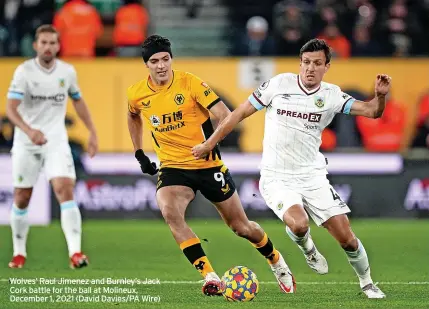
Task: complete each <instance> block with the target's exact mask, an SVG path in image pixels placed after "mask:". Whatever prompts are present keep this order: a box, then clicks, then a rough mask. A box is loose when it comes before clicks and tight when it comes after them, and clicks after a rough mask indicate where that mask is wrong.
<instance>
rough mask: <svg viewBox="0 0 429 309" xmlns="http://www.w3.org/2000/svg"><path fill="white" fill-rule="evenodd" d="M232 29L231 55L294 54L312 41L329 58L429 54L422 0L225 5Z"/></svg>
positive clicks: (250, 0) (428, 4)
mask: <svg viewBox="0 0 429 309" xmlns="http://www.w3.org/2000/svg"><path fill="white" fill-rule="evenodd" d="M224 3H225V5H227V6H228V7H229V11H230V20H231V23H232V24H233V25H234V27H232V29H234V33H233V34H232V35H231V38H232V40H231V42H232V49H231V54H232V55H236V56H246V55H247V56H273V55H280V56H287V55H296V54H297V51H299V49H300V47H301V46H302V45H303V43H304V42H306V41H307V40H309V39H310V38H313V37H318V38H323V39H325V40H326V41H327V42H328V43H329V45H330V46H331V47H332V48H333V51H334V56H335V57H339V58H348V57H354V56H357V57H378V56H393V57H408V56H421V55H428V54H429V36H428V35H427V30H429V18H428V17H429V1H427V0H281V1H279V0H264V1H258V0H241V1H227V0H225V1H224Z"/></svg>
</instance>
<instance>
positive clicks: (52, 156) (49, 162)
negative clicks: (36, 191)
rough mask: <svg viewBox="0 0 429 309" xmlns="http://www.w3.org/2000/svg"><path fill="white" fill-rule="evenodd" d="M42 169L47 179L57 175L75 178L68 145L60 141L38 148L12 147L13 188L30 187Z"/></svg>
mask: <svg viewBox="0 0 429 309" xmlns="http://www.w3.org/2000/svg"><path fill="white" fill-rule="evenodd" d="M42 170H43V171H44V173H45V176H46V178H47V179H48V180H51V179H52V178H57V177H67V178H72V179H76V172H75V169H74V163H73V157H72V154H71V149H70V146H69V145H68V144H65V143H61V144H59V145H57V146H56V147H49V148H45V149H40V150H31V149H28V148H25V147H19V146H18V147H13V149H12V174H13V175H12V176H13V186H14V187H15V188H32V187H33V186H34V185H35V184H36V182H37V179H38V178H39V174H40V172H41V171H42Z"/></svg>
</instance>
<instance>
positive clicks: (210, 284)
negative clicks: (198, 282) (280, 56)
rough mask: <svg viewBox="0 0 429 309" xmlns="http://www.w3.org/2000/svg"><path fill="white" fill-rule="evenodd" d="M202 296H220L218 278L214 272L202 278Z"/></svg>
mask: <svg viewBox="0 0 429 309" xmlns="http://www.w3.org/2000/svg"><path fill="white" fill-rule="evenodd" d="M202 291H203V294H204V295H207V296H220V295H222V291H221V281H220V278H219V276H218V275H217V274H216V273H215V272H210V273H208V274H207V275H206V277H205V278H204V284H203V288H202Z"/></svg>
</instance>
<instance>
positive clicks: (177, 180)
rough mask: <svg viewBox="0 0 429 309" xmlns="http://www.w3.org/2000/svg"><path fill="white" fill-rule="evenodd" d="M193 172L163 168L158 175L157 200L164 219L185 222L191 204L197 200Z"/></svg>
mask: <svg viewBox="0 0 429 309" xmlns="http://www.w3.org/2000/svg"><path fill="white" fill-rule="evenodd" d="M191 174H192V171H187V170H182V169H174V168H163V169H161V171H160V172H159V174H158V182H157V192H156V200H157V203H158V207H159V209H160V210H161V213H162V215H163V217H164V219H165V220H166V221H167V222H169V221H171V220H177V219H180V220H183V219H184V217H185V211H186V208H187V207H188V205H189V203H190V202H191V201H192V200H193V199H194V198H195V192H196V188H194V187H193V184H192V181H191V178H192V175H191Z"/></svg>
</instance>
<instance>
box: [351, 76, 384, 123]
mask: <svg viewBox="0 0 429 309" xmlns="http://www.w3.org/2000/svg"><path fill="white" fill-rule="evenodd" d="M391 81H392V78H391V77H390V76H388V75H386V74H379V75H377V78H376V80H375V96H374V98H373V99H372V100H371V101H369V102H363V101H357V100H356V101H355V102H354V103H353V105H352V106H351V109H350V114H351V115H354V116H364V117H368V118H380V117H381V116H382V115H383V112H384V108H385V107H386V96H387V94H388V93H389V91H390V86H391Z"/></svg>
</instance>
